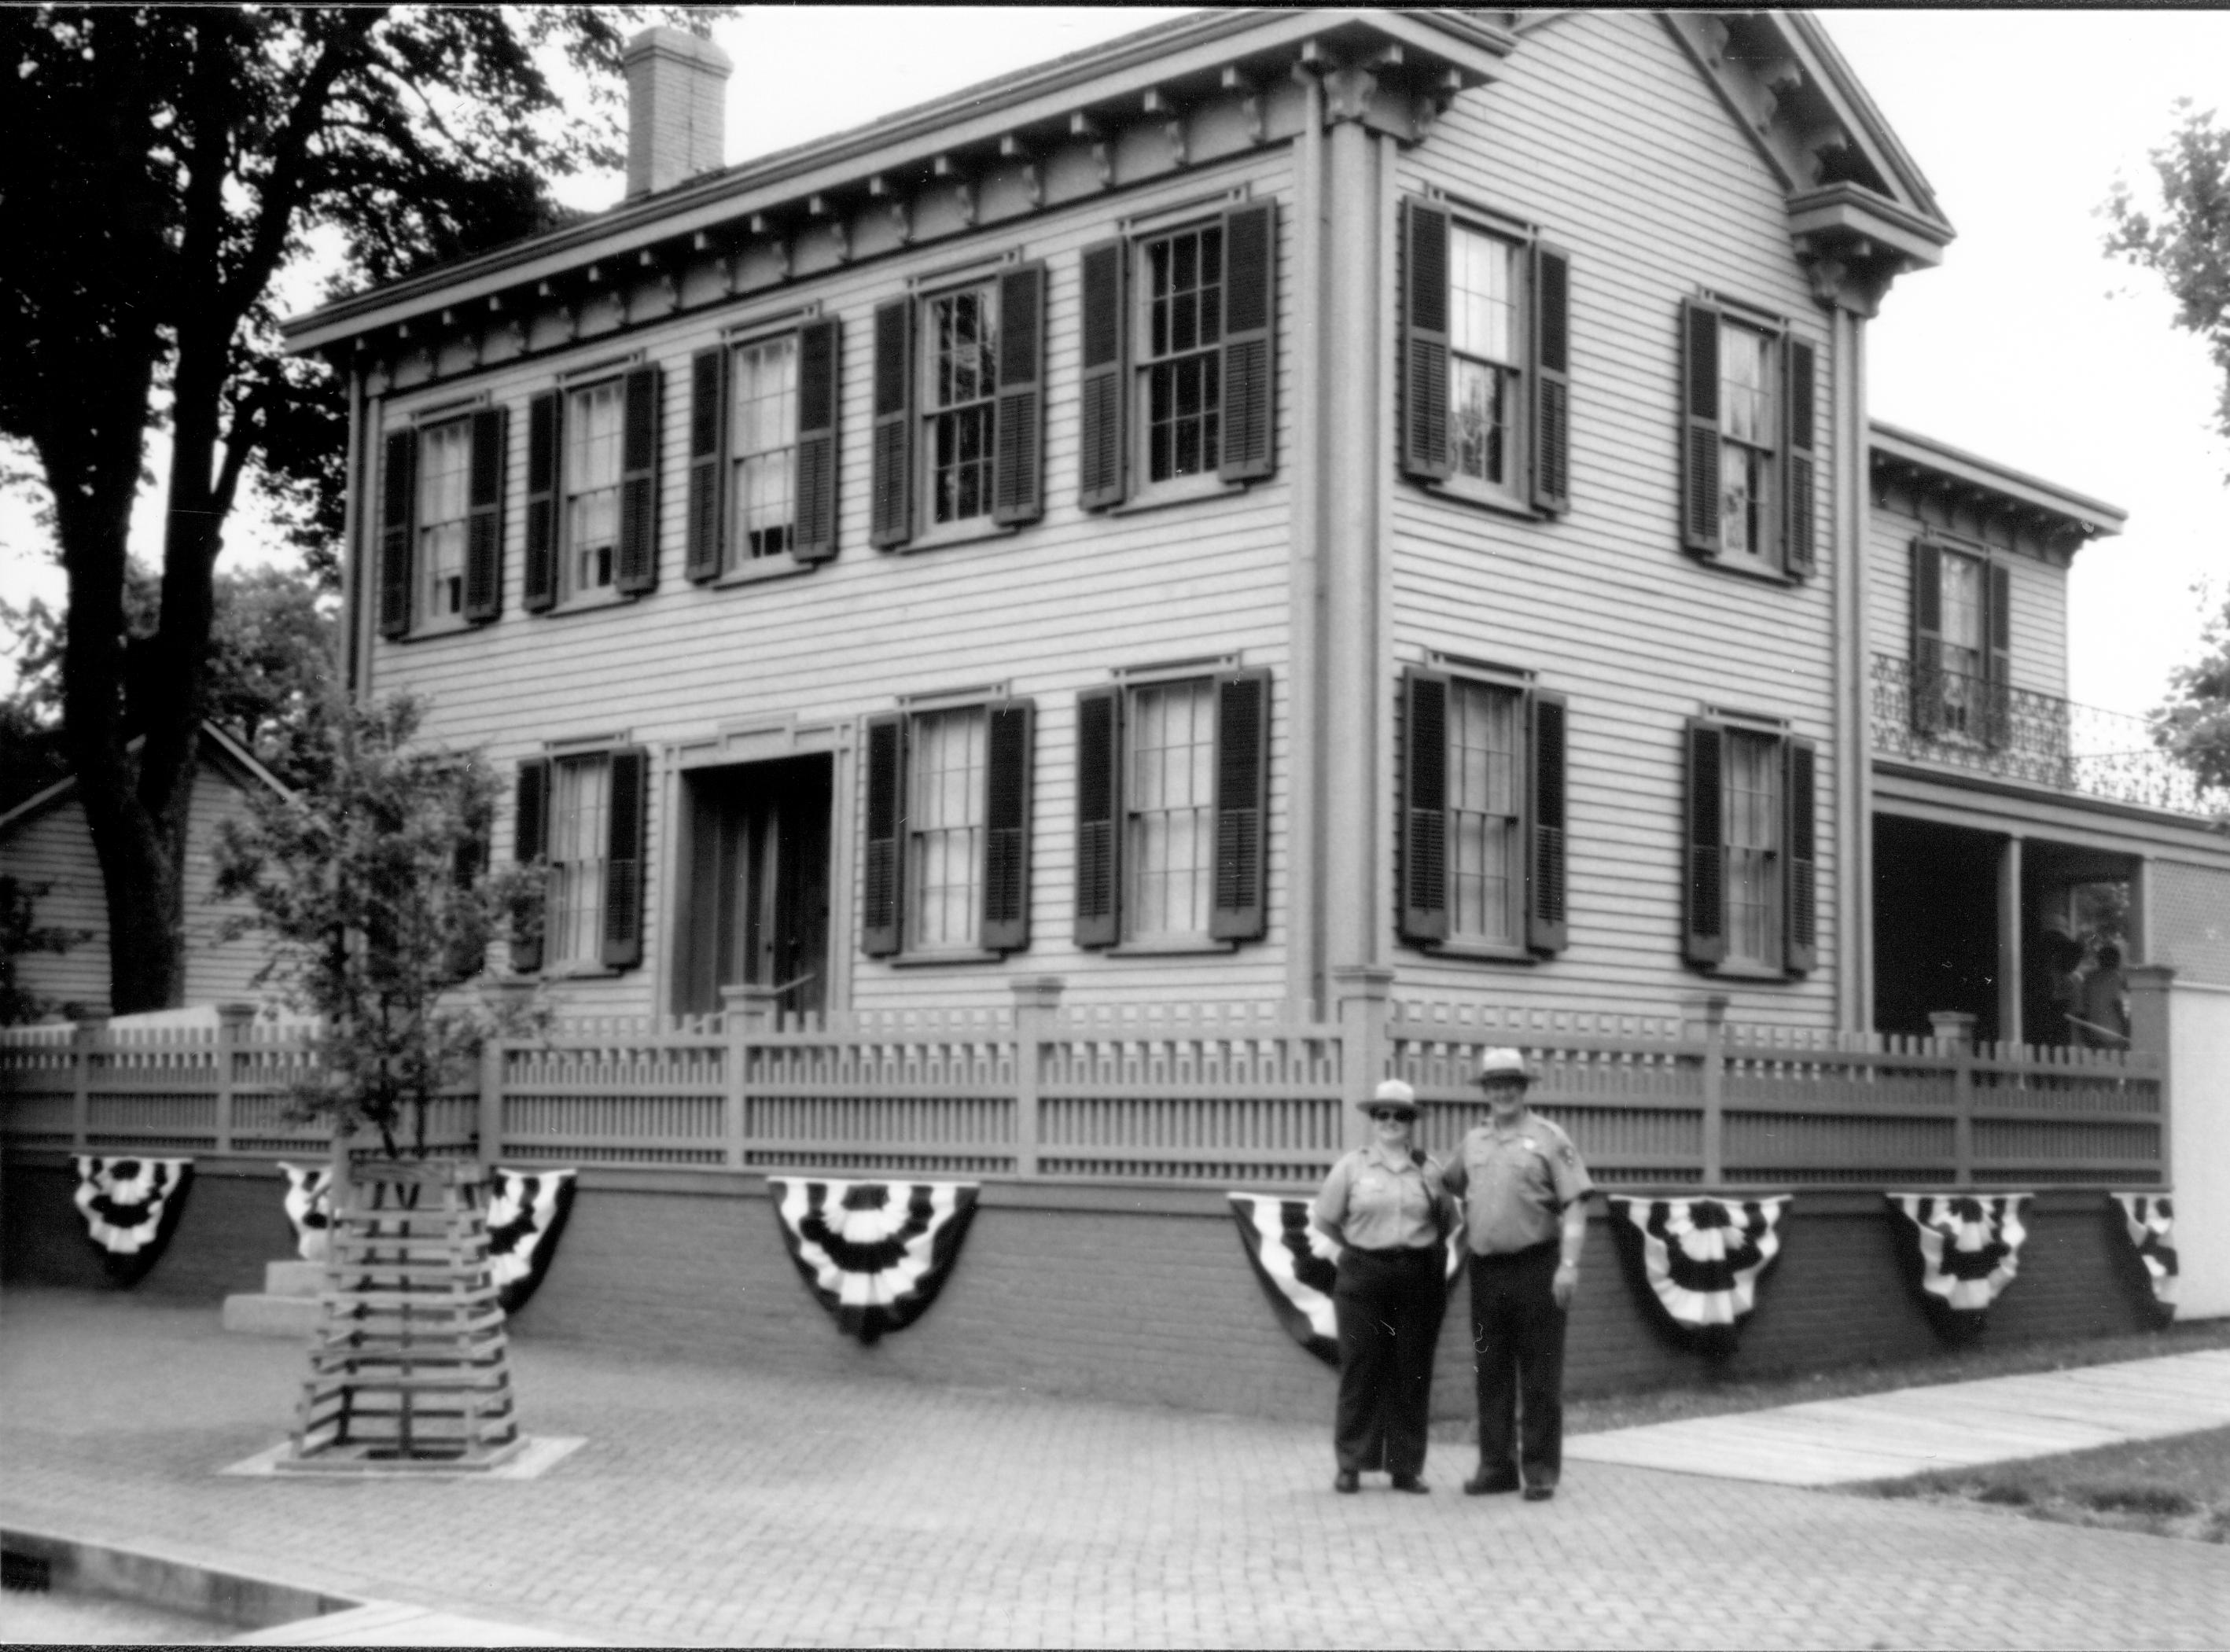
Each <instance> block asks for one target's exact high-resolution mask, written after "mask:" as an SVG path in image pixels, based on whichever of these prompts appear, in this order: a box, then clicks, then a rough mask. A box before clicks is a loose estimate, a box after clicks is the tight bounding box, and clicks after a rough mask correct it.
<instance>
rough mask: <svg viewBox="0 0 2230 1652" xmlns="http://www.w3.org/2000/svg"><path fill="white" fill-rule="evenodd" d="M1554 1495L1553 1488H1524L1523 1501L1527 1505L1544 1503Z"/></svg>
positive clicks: (1554, 1490)
mask: <svg viewBox="0 0 2230 1652" xmlns="http://www.w3.org/2000/svg"><path fill="white" fill-rule="evenodd" d="M1555 1495H1556V1487H1554V1486H1528V1487H1526V1488H1525V1500H1526V1501H1527V1502H1529V1503H1545V1502H1547V1501H1548V1500H1550V1498H1551V1497H1554V1496H1555Z"/></svg>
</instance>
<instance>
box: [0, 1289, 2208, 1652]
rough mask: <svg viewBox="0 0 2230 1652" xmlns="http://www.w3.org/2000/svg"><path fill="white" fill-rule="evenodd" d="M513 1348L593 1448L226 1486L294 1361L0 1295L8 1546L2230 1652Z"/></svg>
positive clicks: (2076, 1564) (1836, 1498)
mask: <svg viewBox="0 0 2230 1652" xmlns="http://www.w3.org/2000/svg"><path fill="white" fill-rule="evenodd" d="M830 1334H832V1335H833V1334H834V1333H833V1331H832V1332H831V1333H830ZM1295 1357H1296V1358H1300V1357H1302V1356H1300V1355H1299V1354H1298V1353H1297V1354H1296V1356H1295ZM514 1360H515V1365H516V1369H517V1372H518V1382H519V1392H520V1397H521V1405H522V1411H523V1414H524V1416H525V1419H526V1423H527V1427H528V1429H529V1431H530V1432H532V1433H533V1434H536V1435H551V1436H572V1435H577V1436H585V1437H586V1439H587V1441H588V1443H587V1444H586V1445H585V1446H584V1447H583V1448H582V1449H580V1450H579V1451H577V1452H576V1453H575V1454H573V1455H571V1456H570V1457H568V1458H566V1459H565V1460H564V1462H561V1463H559V1464H558V1466H557V1467H556V1468H553V1469H552V1470H551V1472H550V1473H549V1475H547V1476H546V1477H545V1478H543V1479H540V1480H536V1481H510V1482H469V1481H465V1482H461V1481H441V1482H434V1483H424V1482H421V1483H409V1484H405V1483H398V1482H395V1481H381V1482H340V1483H332V1482H322V1481H320V1482H316V1483H303V1482H299V1481H291V1480H285V1479H273V1478H237V1477H221V1476H219V1475H217V1473H216V1470H218V1469H219V1468H223V1467H225V1466H226V1465H228V1464H230V1463H234V1462H238V1461H240V1460H241V1459H242V1458H244V1457H247V1456H248V1455H252V1454H254V1453H255V1452H256V1451H259V1450H261V1449H264V1448H266V1447H267V1446H269V1445H271V1444H272V1443H274V1442H275V1441H276V1440H277V1439H278V1438H279V1437H280V1436H281V1435H282V1434H283V1432H284V1429H285V1424H286V1421H287V1416H288V1415H289V1412H290V1410H291V1407H292V1404H293V1395H294V1388H295V1384H296V1382H297V1380H298V1379H299V1377H300V1367H301V1364H302V1357H301V1353H300V1350H299V1349H297V1348H295V1347H294V1346H293V1345H289V1344H287V1343H284V1342H280V1341H275V1340H269V1339H260V1338H248V1337H228V1336H226V1335H224V1334H223V1333H221V1332H220V1331H219V1330H218V1329H217V1326H216V1311H215V1309H214V1308H213V1307H205V1308H194V1307H166V1306H158V1305H155V1304H152V1303H149V1302H145V1301H135V1300H131V1299H128V1298H122V1297H95V1296H89V1295H80V1294H68V1293H61V1292H52V1291H39V1290H24V1291H11V1292H10V1293H9V1294H7V1296H6V1297H5V1299H4V1300H0V1465H4V1480H0V1521H4V1522H6V1523H8V1524H10V1525H19V1526H26V1527H32V1528H39V1529H46V1530H49V1531H54V1532H57V1533H64V1534H67V1535H69V1536H73V1537H77V1538H81V1539H91V1540H94V1541H99V1542H105V1543H111V1544H116V1545H120V1546H126V1547H133V1548H139V1549H145V1550H149V1551H152V1552H160V1553H162V1554H164V1555H166V1556H170V1557H172V1558H183V1559H190V1560H195V1561H198V1562H200V1563H202V1564H204V1565H212V1566H220V1567H224V1568H228V1569H231V1570H235V1571H249V1572H255V1573H259V1574H261V1575H263V1576H266V1577H270V1578H277V1579H280V1580H283V1581H289V1582H296V1583H302V1584H313V1585H316V1586H319V1587H322V1588H325V1589H326V1590H328V1591H335V1592H338V1593H344V1594H350V1595H354V1596H358V1597H364V1598H371V1599H378V1600H383V1601H394V1602H404V1603H410V1604H419V1605H423V1606H428V1607H433V1608H446V1609H449V1610H466V1611H471V1612H474V1613H477V1614H479V1615H480V1616H481V1617H490V1618H495V1619H499V1620H502V1621H505V1622H509V1623H518V1624H520V1625H523V1626H527V1627H532V1628H538V1629H545V1630H551V1631H557V1632H560V1633H570V1634H572V1635H576V1636H584V1637H588V1638H592V1639H627V1640H635V1641H681V1642H718V1643H726V1644H738V1645H768V1644H875V1645H903V1646H914V1645H920V1646H949V1645H961V1644H987V1645H1001V1646H1014V1645H1023V1646H1028V1645H1056V1646H1058V1645H1075V1644H1114V1645H1130V1646H1163V1645H1194V1644H1208V1645H1272V1646H1331V1645H1346V1644H1357V1643H1369V1644H1380V1645H1479V1646H1537V1645H1563V1646H1586V1647H1625V1646H1698V1647H1722V1646H1806V1647H1815V1646H1816V1647H1870V1646H1875V1645H1885V1646H1943V1647H1998V1646H2014V1647H2039V1646H2086V1647H2089V1646H2138V1645H2142V1646H2178V1647H2185V1646H2188V1647H2204V1646H2220V1645H2223V1644H2224V1643H2225V1642H2226V1641H2230V1554H2226V1552H2225V1551H2224V1550H2223V1549H2221V1548H2220V1547H2219V1546H2209V1545H2202V1544H2195V1543H2184V1542H2176V1541H2172V1540H2167V1539H2150V1538H2143V1537H2137V1536H2132V1535H2128V1534H2124V1533H2110V1532H2099V1531H2090V1530H2082V1529H2078V1528H2073V1527H2068V1526H2052V1525H2046V1524H2044V1523H2041V1522H2038V1521H2033V1520H2018V1519H2012V1518H2007V1517H2003V1516H1998V1515H1992V1514H1988V1513H1978V1512H1965V1511H1960V1510H1955V1509H1937V1508H1931V1507H1920V1506H1917V1505H1915V1504H1913V1503H1911V1502H1905V1501H1898V1502H1885V1501H1879V1500H1872V1499H1866V1498H1860V1497H1853V1496H1849V1495H1845V1494H1834V1493H1827V1492H1817V1491H1808V1490H1801V1489H1795V1488H1791V1487H1777V1486H1769V1485H1756V1484H1743V1483H1740V1482H1737V1481H1720V1480H1713V1479H1706V1478H1699V1477H1697V1476H1693V1475H1676V1474H1671V1473H1666V1472H1662V1471H1660V1470H1655V1469H1647V1468H1623V1467H1613V1466H1608V1465H1602V1464H1594V1463H1575V1464H1574V1465H1572V1467H1571V1469H1570V1472H1569V1475H1568V1477H1567V1480H1566V1484H1565V1489H1564V1491H1563V1493H1562V1494H1560V1496H1559V1497H1558V1499H1557V1500H1556V1501H1555V1502H1554V1503H1550V1504H1547V1505H1539V1506H1528V1505H1524V1504H1520V1503H1518V1502H1516V1501H1514V1500H1511V1499H1508V1498H1490V1499H1473V1498H1466V1497H1464V1496H1462V1495H1460V1493H1459V1491H1458V1489H1457V1487H1458V1482H1459V1481H1460V1480H1461V1478H1462V1476H1463V1475H1464V1474H1465V1473H1466V1472H1467V1470H1468V1468H1469V1467H1470V1463H1469V1461H1468V1453H1467V1452H1466V1451H1465V1450H1463V1449H1460V1448H1451V1447H1447V1446H1438V1447H1436V1448H1435V1452H1434V1459H1433V1462H1432V1463H1431V1465H1430V1467H1429V1469H1428V1479H1429V1480H1431V1481H1433V1483H1434V1487H1435V1494H1434V1495H1433V1496H1431V1497H1421V1498H1408V1497H1398V1496H1395V1495H1393V1494H1389V1493H1388V1492H1386V1491H1385V1490H1384V1489H1382V1487H1383V1482H1382V1481H1379V1482H1376V1484H1373V1485H1368V1486H1366V1488H1365V1493H1364V1494H1363V1495H1362V1496H1359V1497H1335V1496H1334V1495H1332V1494H1331V1489H1330V1482H1331V1449H1330V1446H1329V1443H1328V1442H1327V1440H1326V1439H1325V1438H1324V1433H1325V1431H1324V1430H1320V1429H1305V1428H1300V1427H1295V1426H1292V1425H1286V1424H1279V1423H1267V1422H1262V1421H1256V1420H1250V1419H1240V1418H1232V1417H1224V1416H1202V1415H1195V1414H1189V1413H1183V1412H1176V1411H1161V1410H1142V1409H1126V1408H1120V1407H1115V1406H1109V1405H1095V1404H1082V1403H1079V1402H1074V1401H1061V1402H1054V1401H1047V1400H1040V1399H1036V1398H1034V1397H1029V1396H1027V1395H1009V1394H1004V1393H994V1392H988V1391H952V1390H943V1389H932V1388H928V1387H925V1386H920V1385H915V1384H906V1383H903V1382H898V1381H890V1380H883V1379H876V1380H863V1381H858V1382H829V1381H807V1380H801V1379H797V1378H783V1377H770V1376H766V1375H763V1374H758V1373H751V1372H743V1371H722V1370H719V1369H716V1368H713V1367H710V1366H703V1365H682V1364H677V1363H674V1362H671V1361H659V1362H648V1361H646V1362H640V1363H631V1362H628V1361H626V1360H624V1359H622V1358H617V1357H616V1356H614V1355H611V1354H609V1353H608V1352H596V1351H590V1350H585V1349H581V1348H575V1347H568V1346H563V1345H552V1344H547V1343H535V1342H532V1341H526V1342H520V1343H518V1344H515V1345H514ZM1325 1397H1326V1404H1327V1407H1329V1404H1330V1398H1331V1395H1330V1389H1329V1383H1328V1379H1327V1389H1326V1396H1325Z"/></svg>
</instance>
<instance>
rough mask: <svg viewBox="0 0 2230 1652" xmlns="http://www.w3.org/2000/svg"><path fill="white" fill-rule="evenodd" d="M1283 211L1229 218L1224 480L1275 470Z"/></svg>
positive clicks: (1262, 209) (1269, 208) (1263, 208)
mask: <svg viewBox="0 0 2230 1652" xmlns="http://www.w3.org/2000/svg"><path fill="white" fill-rule="evenodd" d="M1277 403H1278V207H1277V203H1275V202H1273V201H1265V202H1262V203H1259V204H1257V205H1254V206H1244V207H1239V208H1236V209H1234V210H1232V211H1229V212H1227V213H1225V214H1224V215H1223V460H1222V462H1221V464H1220V465H1219V466H1217V468H1216V470H1217V474H1219V475H1221V477H1222V478H1223V480H1224V481H1256V480H1258V479H1260V478H1261V477H1264V476H1267V475H1270V474H1273V472H1275V471H1276V469H1277V468H1278V464H1277V459H1278V455H1277V434H1278V433H1277V415H1278V406H1277Z"/></svg>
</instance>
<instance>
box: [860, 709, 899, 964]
mask: <svg viewBox="0 0 2230 1652" xmlns="http://www.w3.org/2000/svg"><path fill="white" fill-rule="evenodd" d="M863 842H864V848H865V852H864V853H863V854H862V855H861V857H860V870H861V873H862V874H863V875H862V882H863V883H864V884H865V886H866V887H864V888H863V889H862V890H861V891H860V951H861V952H865V953H866V954H867V956H868V957H869V958H888V957H889V956H891V954H892V953H893V952H897V951H898V950H899V942H900V930H899V913H900V912H901V911H902V910H903V907H904V890H903V883H904V879H905V876H906V719H905V718H904V717H899V716H891V717H870V718H869V719H868V720H867V831H866V832H865V833H864V834H863Z"/></svg>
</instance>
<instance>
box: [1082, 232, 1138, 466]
mask: <svg viewBox="0 0 2230 1652" xmlns="http://www.w3.org/2000/svg"><path fill="white" fill-rule="evenodd" d="M1129 260H1130V248H1129V243H1128V242H1123V241H1103V242H1099V244H1098V245H1096V246H1091V247H1086V248H1085V249H1084V256H1083V258H1082V260H1081V261H1080V271H1079V273H1080V286H1081V287H1082V294H1081V297H1080V312H1081V313H1080V315H1079V317H1078V326H1079V328H1080V338H1079V342H1078V359H1077V365H1078V369H1079V371H1080V384H1079V385H1078V388H1077V410H1078V413H1077V419H1078V429H1077V502H1078V503H1080V505H1082V506H1083V507H1085V509H1086V510H1098V509H1099V508H1101V507H1105V506H1109V505H1120V504H1121V503H1122V502H1123V499H1124V495H1125V486H1126V472H1127V469H1128V466H1127V464H1126V462H1125V461H1126V455H1127V448H1128V443H1127V442H1126V440H1125V421H1124V403H1125V401H1126V400H1127V399H1128V395H1127V391H1128V385H1129V371H1130V368H1129V360H1128V357H1129V352H1127V351H1126V350H1125V347H1124V343H1125V339H1124V335H1125V332H1126V331H1127V326H1126V312H1125V307H1124V301H1123V287H1124V272H1125V268H1127V266H1128V263H1129Z"/></svg>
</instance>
